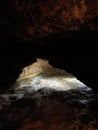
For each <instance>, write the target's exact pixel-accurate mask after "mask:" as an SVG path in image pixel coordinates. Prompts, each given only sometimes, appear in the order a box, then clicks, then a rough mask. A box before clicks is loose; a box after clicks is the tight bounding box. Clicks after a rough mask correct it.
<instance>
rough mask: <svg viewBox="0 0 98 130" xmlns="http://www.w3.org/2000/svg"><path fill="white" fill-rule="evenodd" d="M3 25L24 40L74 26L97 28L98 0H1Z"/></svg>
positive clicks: (82, 28) (2, 26) (73, 27)
mask: <svg viewBox="0 0 98 130" xmlns="http://www.w3.org/2000/svg"><path fill="white" fill-rule="evenodd" d="M0 5H1V8H0V10H1V12H0V27H1V28H2V32H5V33H7V34H8V35H9V32H10V33H11V34H12V35H13V33H14V34H15V36H17V38H19V39H21V40H30V39H32V38H33V37H39V36H45V35H49V34H54V33H61V32H66V31H71V30H98V1H97V0H94V1H93V0H89V1H87V0H70V1H69V0H47V1H45V0H41V1H34V0H29V1H27V0H22V1H20V0H14V1H12V0H10V1H9V2H5V3H4V2H3V1H1V4H0Z"/></svg>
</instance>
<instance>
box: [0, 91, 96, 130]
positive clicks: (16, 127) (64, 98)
mask: <svg viewBox="0 0 98 130" xmlns="http://www.w3.org/2000/svg"><path fill="white" fill-rule="evenodd" d="M97 109H98V96H96V95H94V94H93V93H91V92H90V93H87V92H79V91H74V90H71V91H65V92H56V91H54V90H52V89H40V90H38V91H36V92H33V93H24V94H23V95H22V94H21V93H16V94H5V95H0V129H1V130H8V129H10V130H31V129H34V130H50V129H51V130H62V129H66V130H98V112H97Z"/></svg>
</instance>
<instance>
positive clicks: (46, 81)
mask: <svg viewBox="0 0 98 130" xmlns="http://www.w3.org/2000/svg"><path fill="white" fill-rule="evenodd" d="M15 86H16V87H15V91H27V92H32V91H37V90H39V89H42V88H45V89H46V88H47V89H53V90H56V91H66V90H85V91H91V88H89V87H87V86H86V85H85V84H84V83H82V82H81V81H79V80H78V79H77V78H76V77H74V76H73V75H72V74H70V73H68V72H66V71H65V70H62V69H58V68H55V67H53V66H52V65H50V64H49V63H48V60H43V59H39V58H37V62H35V63H33V64H31V65H29V66H27V67H25V68H24V69H23V71H22V73H21V74H20V76H19V78H18V79H17V80H16V85H15Z"/></svg>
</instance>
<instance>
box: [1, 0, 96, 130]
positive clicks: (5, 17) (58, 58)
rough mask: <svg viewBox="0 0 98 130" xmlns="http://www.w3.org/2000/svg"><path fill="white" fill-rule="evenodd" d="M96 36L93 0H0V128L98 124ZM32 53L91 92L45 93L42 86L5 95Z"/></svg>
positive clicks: (79, 129) (83, 129)
mask: <svg viewBox="0 0 98 130" xmlns="http://www.w3.org/2000/svg"><path fill="white" fill-rule="evenodd" d="M97 42H98V2H97V0H95V1H93V0H89V1H87V0H73V1H72V0H70V1H68V0H47V1H44V0H41V1H37V0H36V1H34V0H29V1H27V0H22V1H19V0H14V1H13V0H9V1H7V0H6V1H3V0H1V2H0V60H1V61H0V104H1V105H0V115H1V116H0V124H1V125H0V129H1V130H8V129H10V130H31V129H32V130H50V129H51V130H62V129H63V130H64V129H66V130H90V129H91V130H97V129H98V112H97V109H98V87H97V86H98V82H97V75H98V70H97V66H98V60H97V59H98V54H97V53H98V52H97ZM36 58H41V59H47V60H48V61H49V63H50V64H51V65H52V66H54V67H56V68H60V69H63V70H66V71H67V72H69V73H71V74H73V75H74V76H75V77H76V78H77V79H78V80H80V81H81V82H83V83H84V84H85V85H87V86H88V87H90V88H91V89H92V91H93V93H90V94H87V95H85V94H84V93H81V92H77V91H74V90H72V92H70V91H66V92H56V91H52V92H51V94H50V95H49V93H48V92H47V91H46V90H45V92H44V90H43V89H42V90H38V91H37V92H35V93H33V96H32V98H31V94H29V95H27V97H26V98H24V97H23V99H22V98H19V100H17V99H16V95H13V96H10V97H9V98H6V96H5V95H6V94H7V93H8V90H9V89H10V88H11V87H13V84H14V83H15V82H16V79H17V78H18V76H19V74H20V73H22V69H23V68H24V67H26V66H28V65H30V64H32V63H33V62H35V60H36ZM49 91H51V90H49ZM36 95H39V97H36ZM42 95H43V96H42ZM79 95H80V96H79ZM6 99H7V100H6ZM80 99H81V102H80ZM82 99H83V101H84V100H87V102H86V103H82ZM9 102H12V103H9ZM28 106H29V107H28ZM66 113H67V114H66ZM21 120H22V121H21ZM74 120H75V121H74ZM5 122H6V123H5ZM4 124H5V125H4Z"/></svg>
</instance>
